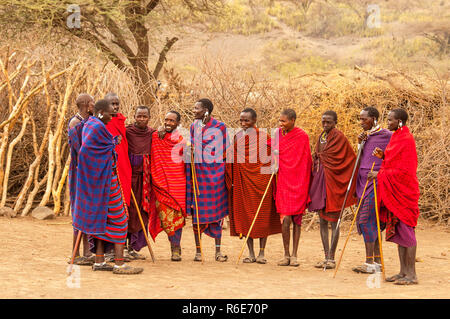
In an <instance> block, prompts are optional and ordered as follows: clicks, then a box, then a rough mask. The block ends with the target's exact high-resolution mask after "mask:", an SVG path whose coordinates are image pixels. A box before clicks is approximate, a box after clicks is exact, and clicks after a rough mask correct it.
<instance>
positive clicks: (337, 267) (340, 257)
mask: <svg viewBox="0 0 450 319" xmlns="http://www.w3.org/2000/svg"><path fill="white" fill-rule="evenodd" d="M374 165H375V162H373V164H372V168H371V169H370V171H371V172H372V171H373V167H374ZM368 184H369V179H367V181H366V185H365V186H364V191H363V193H362V195H361V199H360V200H359V204H358V207H357V208H356V213H354V215H355V216H354V217H353V220H352V224H351V226H350V230H349V231H348V235H347V239H346V240H345V244H344V248H342V252H341V255H340V256H339V260H338V263H337V265H336V269H335V270H334V275H333V278H335V277H336V273H337V271H338V269H339V265H340V264H341V260H342V256H343V255H344V251H345V247H346V246H347V242H348V239H349V238H350V234H351V233H352V230H353V225H354V224H355V221H356V217H357V216H358V213H359V209H360V207H361V203H362V201H363V199H364V194H365V193H366V189H367V185H368ZM352 211H353V208H352Z"/></svg>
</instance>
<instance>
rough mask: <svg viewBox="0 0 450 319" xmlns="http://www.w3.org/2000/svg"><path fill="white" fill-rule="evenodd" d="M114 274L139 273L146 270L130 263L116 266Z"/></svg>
mask: <svg viewBox="0 0 450 319" xmlns="http://www.w3.org/2000/svg"><path fill="white" fill-rule="evenodd" d="M113 268H114V270H113V274H116V275H137V274H140V273H141V272H143V271H144V268H138V267H131V266H128V265H122V266H114V267H113Z"/></svg>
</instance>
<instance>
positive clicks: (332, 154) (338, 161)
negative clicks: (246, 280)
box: [315, 128, 356, 212]
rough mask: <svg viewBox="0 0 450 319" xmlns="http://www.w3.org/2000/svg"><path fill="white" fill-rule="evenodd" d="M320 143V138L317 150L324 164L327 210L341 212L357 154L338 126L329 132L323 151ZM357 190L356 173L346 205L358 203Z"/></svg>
mask: <svg viewBox="0 0 450 319" xmlns="http://www.w3.org/2000/svg"><path fill="white" fill-rule="evenodd" d="M322 133H323V132H322ZM319 139H320V137H319ZM319 143H320V140H318V141H317V144H316V149H315V152H316V155H317V156H318V157H319V160H320V162H321V163H322V165H323V169H324V174H325V185H326V189H327V201H326V206H325V212H340V211H341V208H342V203H343V202H344V198H345V193H346V192H347V188H348V183H349V182H350V179H351V177H352V172H353V167H354V166H355V161H356V155H355V152H354V151H353V148H352V146H351V145H350V142H349V141H348V140H347V138H346V137H345V135H344V134H343V133H342V132H341V131H339V130H338V129H337V128H334V129H332V130H331V131H330V132H328V136H327V143H326V144H325V147H324V148H323V150H322V152H319ZM355 191H356V173H355V177H354V178H353V184H352V187H351V188H350V191H349V193H348V196H347V202H346V204H345V207H350V206H352V205H353V204H355V203H356V198H355V197H354V196H353V194H354V193H355Z"/></svg>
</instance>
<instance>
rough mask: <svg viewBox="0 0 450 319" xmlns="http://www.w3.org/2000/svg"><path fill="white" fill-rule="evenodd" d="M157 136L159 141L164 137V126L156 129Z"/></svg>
mask: <svg viewBox="0 0 450 319" xmlns="http://www.w3.org/2000/svg"><path fill="white" fill-rule="evenodd" d="M158 136H159V138H160V139H163V138H164V136H166V129H165V128H164V126H160V127H158Z"/></svg>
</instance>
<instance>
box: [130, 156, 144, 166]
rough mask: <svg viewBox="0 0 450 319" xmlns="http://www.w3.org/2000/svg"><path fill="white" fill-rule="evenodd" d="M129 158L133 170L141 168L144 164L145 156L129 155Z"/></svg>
mask: <svg viewBox="0 0 450 319" xmlns="http://www.w3.org/2000/svg"><path fill="white" fill-rule="evenodd" d="M128 156H129V157H130V164H131V168H133V167H140V166H142V164H143V163H144V156H143V155H136V154H132V153H128Z"/></svg>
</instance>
